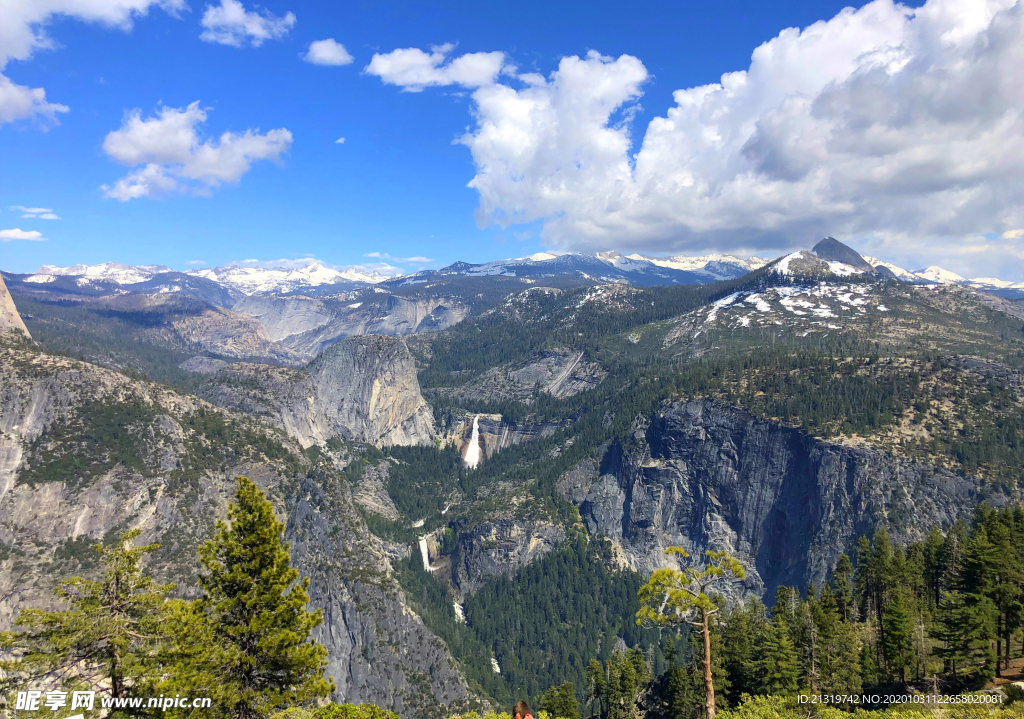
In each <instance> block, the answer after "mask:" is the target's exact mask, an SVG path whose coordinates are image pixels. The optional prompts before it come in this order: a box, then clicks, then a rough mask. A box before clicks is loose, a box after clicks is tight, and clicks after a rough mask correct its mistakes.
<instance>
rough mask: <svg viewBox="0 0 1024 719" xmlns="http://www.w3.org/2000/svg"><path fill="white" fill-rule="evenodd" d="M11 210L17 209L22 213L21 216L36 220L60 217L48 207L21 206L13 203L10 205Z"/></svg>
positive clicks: (57, 218)
mask: <svg viewBox="0 0 1024 719" xmlns="http://www.w3.org/2000/svg"><path fill="white" fill-rule="evenodd" d="M11 209H12V210H18V211H19V212H21V213H22V215H21V216H22V217H23V218H25V217H27V218H32V219H37V220H59V219H60V218H59V217H57V215H55V214H54V212H53V210H51V209H50V208H48V207H22V206H21V205H14V206H13V207H11Z"/></svg>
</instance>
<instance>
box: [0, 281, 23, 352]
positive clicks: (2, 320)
mask: <svg viewBox="0 0 1024 719" xmlns="http://www.w3.org/2000/svg"><path fill="white" fill-rule="evenodd" d="M6 332H21V333H22V334H24V335H25V336H26V337H28V336H29V333H28V328H27V327H25V323H24V322H23V321H22V319H21V315H20V314H18V308H17V307H15V306H14V299H13V298H12V297H11V293H10V292H8V291H7V285H6V284H4V278H3V277H2V276H0V334H4V333H6Z"/></svg>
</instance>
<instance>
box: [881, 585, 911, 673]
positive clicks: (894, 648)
mask: <svg viewBox="0 0 1024 719" xmlns="http://www.w3.org/2000/svg"><path fill="white" fill-rule="evenodd" d="M882 626H883V627H884V630H885V631H884V632H883V633H882V655H883V656H884V657H885V665H886V667H887V668H888V670H889V673H890V674H891V675H898V676H899V680H900V681H901V682H903V683H906V681H907V667H908V666H910V665H911V664H912V663H913V660H914V654H913V652H914V646H913V642H914V635H913V633H914V625H913V622H912V621H911V618H910V612H909V610H908V609H907V601H906V599H905V597H904V592H903V591H897V592H894V596H893V598H892V600H890V601H889V602H888V603H887V604H886V607H885V614H884V615H883V616H882Z"/></svg>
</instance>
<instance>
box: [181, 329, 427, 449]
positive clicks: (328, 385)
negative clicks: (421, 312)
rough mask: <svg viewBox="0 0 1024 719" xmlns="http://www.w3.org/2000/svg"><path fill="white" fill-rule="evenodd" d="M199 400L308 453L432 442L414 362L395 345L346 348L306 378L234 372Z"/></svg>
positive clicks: (224, 371) (277, 370) (222, 375)
mask: <svg viewBox="0 0 1024 719" xmlns="http://www.w3.org/2000/svg"><path fill="white" fill-rule="evenodd" d="M200 394H201V395H202V396H203V397H204V398H205V399H207V400H209V401H210V402H213V403H214V404H217V405H220V406H222V407H229V408H232V409H237V410H240V411H244V412H249V413H253V414H257V415H260V416H263V417H265V418H266V419H267V420H268V421H270V422H271V423H272V424H274V425H276V426H278V427H280V428H281V429H283V430H285V431H286V432H287V433H288V434H289V435H291V436H292V437H294V438H295V439H296V440H298V441H299V442H300V443H302V445H303V446H305V447H308V446H310V445H311V444H313V443H315V442H324V441H326V440H328V439H330V438H331V437H339V436H340V437H344V438H345V439H348V440H355V441H358V442H369V443H372V444H376V445H379V446H384V445H396V444H397V445H412V444H429V443H430V442H432V441H433V437H434V419H433V414H432V412H431V410H430V406H429V405H428V404H427V403H426V400H424V399H423V396H422V395H421V394H420V386H419V381H418V380H417V378H416V366H415V362H414V360H413V357H412V355H411V354H410V353H409V349H408V348H407V347H406V346H405V343H404V342H403V341H402V340H401V339H398V338H395V337H383V336H378V335H368V336H365V337H352V338H349V339H347V340H343V341H342V342H338V343H337V344H335V345H332V346H331V347H330V348H328V349H327V351H325V352H324V353H323V354H322V355H321V356H320V357H318V358H317V359H316V360H314V361H313V362H312V363H311V364H309V365H308V366H307V367H306V368H305V369H302V370H289V369H286V368H282V367H272V366H268V365H255V364H247V363H236V364H232V365H228V366H226V367H223V368H221V369H220V370H219V371H217V372H215V373H214V374H213V375H212V377H211V381H210V383H209V384H208V385H207V386H205V387H204V388H203V389H202V390H200Z"/></svg>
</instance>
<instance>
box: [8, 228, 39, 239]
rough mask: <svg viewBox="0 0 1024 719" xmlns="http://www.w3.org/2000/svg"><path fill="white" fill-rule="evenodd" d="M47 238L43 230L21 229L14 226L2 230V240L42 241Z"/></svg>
mask: <svg viewBox="0 0 1024 719" xmlns="http://www.w3.org/2000/svg"><path fill="white" fill-rule="evenodd" d="M45 239H46V238H45V237H43V235H42V233H41V232H36V231H35V230H19V229H18V228H14V229H12V230H0V242H10V241H11V240H30V241H32V242H42V241H43V240H45Z"/></svg>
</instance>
